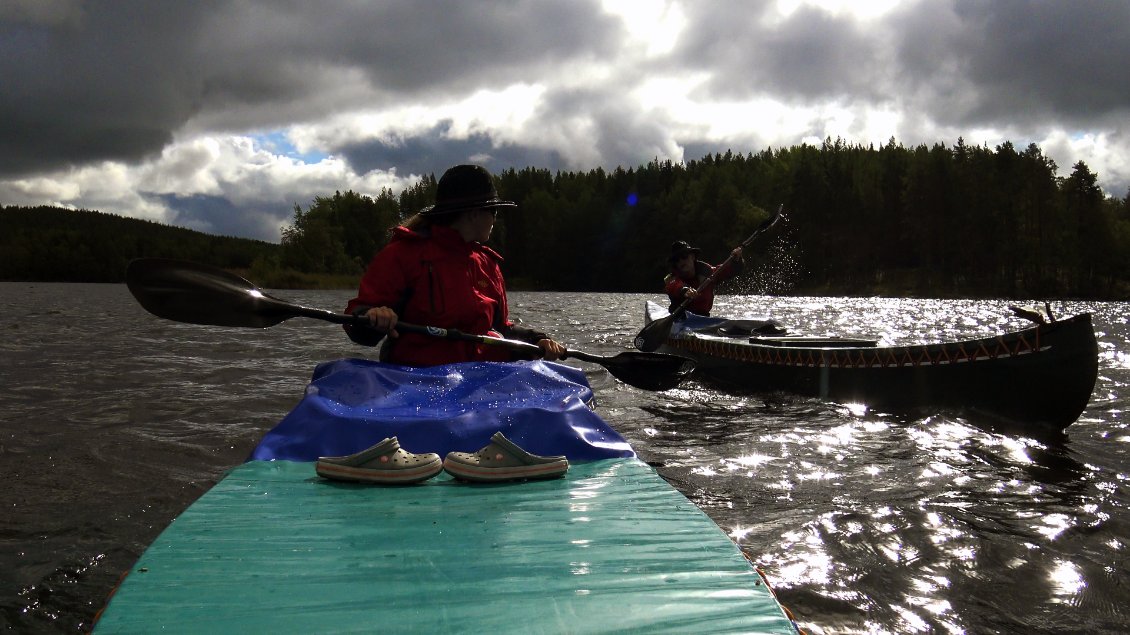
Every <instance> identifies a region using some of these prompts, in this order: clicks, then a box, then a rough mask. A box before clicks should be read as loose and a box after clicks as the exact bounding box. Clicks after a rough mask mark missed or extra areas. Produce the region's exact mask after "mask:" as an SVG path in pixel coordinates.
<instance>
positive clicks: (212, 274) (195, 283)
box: [126, 258, 304, 328]
mask: <svg viewBox="0 0 1130 635" xmlns="http://www.w3.org/2000/svg"><path fill="white" fill-rule="evenodd" d="M126 285H127V286H128V287H129V290H130V293H132V294H133V297H134V298H136V299H137V301H138V303H140V304H141V306H142V307H144V308H145V310H146V311H149V312H150V313H152V314H153V315H156V316H157V317H162V318H165V319H167V320H174V321H177V322H187V323H189V324H210V325H214V326H242V327H251V328H266V327H268V326H274V325H275V324H278V323H279V322H282V321H283V320H287V319H290V318H292V317H296V316H298V315H303V314H304V313H303V311H302V309H303V308H302V307H297V306H295V305H292V304H289V303H287V302H284V301H283V300H279V299H278V298H273V297H271V296H269V295H267V294H266V293H263V292H262V291H260V290H259V289H258V288H257V287H256V286H255V285H254V284H252V283H250V282H248V281H247V280H244V279H243V278H240V277H239V276H237V275H235V274H232V273H229V272H227V271H224V270H223V269H218V268H216V267H210V266H208V265H202V264H199V263H194V262H189V261H183V260H170V259H166V258H141V259H138V260H134V261H132V262H130V263H129V266H128V268H127V269H126Z"/></svg>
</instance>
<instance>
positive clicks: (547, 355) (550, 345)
mask: <svg viewBox="0 0 1130 635" xmlns="http://www.w3.org/2000/svg"><path fill="white" fill-rule="evenodd" d="M538 348H540V349H541V352H542V359H544V360H545V361H547V362H552V361H556V360H559V359H561V358H562V357H564V355H565V347H564V346H562V345H560V344H558V343H557V342H555V341H554V340H538Z"/></svg>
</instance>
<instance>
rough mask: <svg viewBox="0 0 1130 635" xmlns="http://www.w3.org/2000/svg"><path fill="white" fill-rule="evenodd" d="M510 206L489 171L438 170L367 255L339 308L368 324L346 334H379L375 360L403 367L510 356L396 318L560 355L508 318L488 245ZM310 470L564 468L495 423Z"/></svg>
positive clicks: (326, 474) (408, 477)
mask: <svg viewBox="0 0 1130 635" xmlns="http://www.w3.org/2000/svg"><path fill="white" fill-rule="evenodd" d="M515 207H517V206H516V205H515V204H514V203H513V202H511V201H506V200H503V199H501V198H499V196H498V192H497V191H496V190H495V187H494V182H493V180H492V179H491V175H490V172H488V171H487V170H486V169H485V168H483V167H481V166H477V165H457V166H455V167H453V168H451V169H449V170H448V171H447V172H444V174H443V176H442V177H441V178H440V180H439V183H438V184H437V188H436V202H435V204H434V205H432V206H430V207H428V208H425V209H424V210H422V211H421V212H420V213H418V214H416V215H415V216H413V217H411V218H410V219H408V220H407V221H405V223H404V224H403V225H400V226H398V227H394V228H393V229H392V230H391V239H390V240H389V243H388V245H386V246H385V247H384V248H383V249H381V250H380V251H379V252H378V253H377V254H376V255H375V256H374V257H373V260H372V262H370V263H369V267H368V269H367V270H366V271H365V274H364V276H363V277H362V278H361V283H360V285H359V288H358V291H357V297H356V298H354V299H352V300H350V301H349V304H348V305H347V306H346V308H345V312H346V313H347V314H350V315H354V316H357V317H360V316H365V317H367V318H368V320H369V324H368V325H367V326H364V325H362V326H357V325H347V326H346V327H345V330H346V332H347V333H348V334H349V337H350V339H352V340H353V341H354V342H357V343H358V344H362V345H365V346H376V345H377V344H380V343H381V342H382V341H383V342H384V344H383V346H382V347H381V353H380V357H381V360H382V361H387V362H391V363H395V364H402V365H406V366H438V365H441V364H450V363H455V362H473V361H511V354H510V352H509V350H508V349H503V348H501V347H490V346H484V345H482V344H479V343H477V342H466V341H461V340H449V339H442V338H437V337H430V336H428V335H423V334H419V333H407V332H406V333H403V334H400V333H397V331H396V323H397V320H399V319H400V318H401V317H403V318H404V321H405V322H408V323H417V324H427V325H430V326H437V327H440V328H447V329H458V330H460V331H463V332H465V333H471V334H475V335H492V336H495V337H498V336H502V337H506V338H511V339H518V340H523V341H526V342H529V343H532V344H536V345H537V346H538V348H540V349H541V350H542V358H543V359H545V360H550V361H552V360H556V359H560V358H561V357H562V356H563V355H564V354H565V352H566V350H565V347H563V346H562V345H561V344H559V343H558V342H556V341H555V340H553V339H552V338H551V337H549V335H547V334H545V333H543V332H541V331H538V330H536V329H533V328H528V327H522V326H518V325H516V324H514V323H513V322H512V321H510V317H509V311H508V308H507V303H506V283H505V281H504V280H503V278H502V270H501V269H500V268H499V263H500V262H501V261H502V257H501V256H499V255H498V253H496V252H495V251H494V250H493V249H491V248H490V247H487V246H486V244H485V243H486V241H487V240H488V239H490V234H491V231H492V230H493V229H494V221H495V218H496V215H497V214H498V212H499V210H503V209H513V208H515ZM314 469H315V472H316V473H317V474H318V475H319V476H321V477H323V478H328V479H332V480H339V481H357V482H364V483H377V484H384V485H407V484H412V483H419V482H421V481H425V480H427V479H430V478H432V477H433V476H435V475H436V474H439V473H440V472H441V471H447V472H448V473H449V474H451V475H452V476H453V477H455V478H456V479H459V480H464V481H479V482H495V481H510V480H523V479H532V478H554V477H558V476H561V475H563V474H564V473H565V472H566V471H568V469H569V461H568V459H567V458H566V457H565V456H537V455H534V454H530V453H529V452H526V451H525V450H524V449H522V448H521V447H520V446H518V445H517V444H516V443H514V442H512V441H511V440H510V439H507V438H506V437H505V436H504V435H503V434H502V431H498V432H496V433H494V435H493V436H492V437H491V438H490V442H489V443H488V444H487V445H486V447H483V448H482V449H480V450H479V451H477V452H449V453H448V454H447V456H446V457H444V458H442V459H441V458H440V456H439V455H438V454H436V453H434V452H423V453H419V454H416V453H412V452H409V451H407V450H405V449H404V448H402V447H400V442H399V441H398V440H397V438H396V437H389V438H386V439H384V440H383V441H381V442H380V443H377V444H376V445H374V446H372V447H369V448H367V449H365V450H362V451H360V452H358V453H356V454H351V455H348V456H323V457H319V458H318V461H317V462H316V463H315V464H314Z"/></svg>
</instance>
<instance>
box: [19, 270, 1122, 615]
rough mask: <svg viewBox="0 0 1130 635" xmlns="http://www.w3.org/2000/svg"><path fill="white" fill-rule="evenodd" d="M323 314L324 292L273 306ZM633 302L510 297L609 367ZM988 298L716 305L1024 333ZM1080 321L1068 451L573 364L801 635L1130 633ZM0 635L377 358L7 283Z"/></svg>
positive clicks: (1111, 468)
mask: <svg viewBox="0 0 1130 635" xmlns="http://www.w3.org/2000/svg"><path fill="white" fill-rule="evenodd" d="M278 295H280V296H282V297H284V298H287V299H291V300H294V301H297V302H301V303H304V304H308V305H311V306H317V307H322V308H329V309H333V310H338V309H340V308H341V307H343V306H344V304H345V302H346V300H348V299H349V297H351V296H352V294H351V293H350V292H348V291H340V292H326V291H318V292H279V293H278ZM649 298H651V299H658V297H657V296H647V295H639V294H634V295H633V294H584V295H582V294H564V293H514V294H512V295H511V304H512V313H513V317H519V318H522V319H523V320H524V321H526V322H528V323H531V324H534V325H537V326H540V327H543V328H545V329H546V330H549V331H550V332H552V333H554V334H556V335H557V336H558V339H560V340H561V341H562V342H564V343H565V344H566V345H567V346H570V347H571V348H575V349H579V350H585V351H588V352H593V353H599V354H611V353H616V352H619V351H622V350H626V348H627V347H628V346H630V345H631V341H632V338H633V336H634V335H635V334H636V332H637V331H638V330H639V329H640V327H641V326H642V324H641V320H642V314H643V303H644V300H646V299H649ZM1007 304H1008V303H1007V302H1004V301H971V300H959V301H948V300H947V301H940V300H893V299H882V298H867V299H850V298H775V297H765V296H730V297H724V298H719V300H718V302H717V307H716V310H715V314H719V315H722V314H724V315H730V316H734V317H742V316H753V315H772V316H773V317H775V318H776V319H778V320H779V321H781V322H783V323H785V324H786V325H789V326H791V327H794V328H797V329H800V330H804V331H807V332H813V333H838V334H850V335H861V336H864V335H873V336H878V337H881V338H883V339H884V340H885V341H886V342H889V343H912V342H932V341H940V340H944V339H954V338H966V337H973V336H981V335H985V334H988V333H992V332H995V331H998V330H1002V329H1005V328H1012V327H1017V326H1020V325H1021V323H1020V322H1019V321H1018V320H1017V319H1015V318H1011V317H1009V312H1008V311H1007V308H1006V306H1007ZM1052 308H1053V310H1055V311H1056V312H1057V313H1058V314H1064V315H1065V314H1067V313H1074V312H1081V311H1092V312H1093V313H1094V314H1095V328H1096V332H1097V334H1098V336H1099V340H1100V360H1099V379H1098V384H1097V386H1096V388H1095V392H1094V394H1093V396H1092V400H1091V404H1090V406H1089V407H1088V409H1087V411H1086V412H1085V413H1084V414H1083V417H1082V418H1081V419H1080V420H1079V421H1078V422H1076V423H1075V424H1074V425H1072V426H1071V427H1070V428H1068V430H1067V432H1066V433H1065V434H1063V435H1053V436H1050V437H1049V436H1047V435H1024V434H1017V433H1007V434H1006V433H1002V432H998V431H994V429H993V428H992V426H989V425H986V423H985V422H981V421H977V420H976V419H972V418H969V417H968V416H962V415H960V414H946V413H936V412H928V413H922V414H921V416H906V415H901V416H890V415H885V414H882V413H875V412H868V411H867V410H866V409H864V408H861V407H859V406H855V405H852V404H835V403H828V402H824V401H820V400H816V399H808V398H799V397H794V396H788V395H781V394H775V395H732V394H726V393H721V392H718V391H716V390H713V389H711V388H709V387H706V386H703V385H699V384H697V383H696V382H693V381H692V382H688V383H686V384H684V386H683V387H681V388H679V389H677V390H672V391H667V392H664V393H650V392H645V391H641V390H637V389H634V388H631V387H628V386H626V385H624V384H622V383H620V382H618V381H616V380H614V379H612V378H611V377H610V376H609V375H608V374H607V373H605V372H604V371H603V369H601V368H600V367H598V366H592V365H584V367H585V369H586V371H588V374H589V380H590V382H591V383H592V385H593V389H594V391H595V393H596V397H597V407H598V411H599V412H600V413H601V414H602V415H603V416H604V417H605V419H607V420H608V421H609V422H610V423H611V424H612V425H613V426H614V427H615V428H617V429H618V430H619V431H620V432H621V433H622V434H623V435H624V436H625V437H627V438H628V440H629V441H631V443H632V445H633V446H634V447H635V448H636V450H637V452H638V453H639V454H640V456H641V458H643V459H644V460H646V461H648V462H650V463H651V464H653V465H655V466H656V467H657V468H658V469H659V471H660V473H661V474H662V475H663V476H664V477H665V478H666V479H668V480H669V481H670V482H671V483H672V484H673V485H674V486H675V487H677V488H678V489H679V490H680V491H682V492H683V493H684V494H685V495H687V496H688V497H689V498H690V499H691V500H692V501H694V502H695V504H697V505H698V506H699V507H701V508H702V509H703V510H704V511H705V512H706V513H707V514H709V515H710V517H711V518H713V519H714V521H715V522H717V523H718V525H720V526H721V527H722V528H723V529H724V530H725V531H726V532H727V533H729V534H730V536H731V537H732V538H733V539H734V540H735V541H736V542H737V543H738V544H740V545H741V547H742V549H744V550H745V551H746V552H747V553H748V554H749V555H750V556H751V557H752V559H753V560H755V561H756V562H758V563H760V564H761V565H762V566H763V568H764V569H765V571H766V573H767V574H768V576H769V578H770V580H771V581H772V582H773V584H774V586H775V588H776V590H777V592H778V596H779V598H780V600H781V602H782V603H783V604H785V605H786V606H787V607H789V608H790V609H791V610H792V611H793V613H794V614H795V615H796V617H797V620H798V622H799V623H800V624H801V626H802V627H803V628H805V629H807V630H808V631H809V632H810V633H913V632H945V633H959V632H968V633H990V632H995V633H1063V632H1089V633H1099V632H1126V631H1128V630H1130V608H1127V607H1130V588H1128V584H1130V564H1128V562H1127V549H1128V547H1130V511H1128V503H1130V495H1128V491H1127V475H1128V473H1130V470H1128V469H1127V467H1126V464H1127V461H1126V454H1127V449H1128V447H1130V431H1128V430H1127V421H1126V415H1125V412H1126V410H1127V407H1128V406H1130V387H1128V384H1130V326H1128V324H1127V316H1128V313H1130V311H1128V309H1130V305H1128V304H1126V303H1069V305H1068V306H1066V307H1064V306H1061V305H1060V304H1059V303H1057V304H1055V305H1053V307H1052ZM0 329H2V332H3V338H0V476H2V477H3V485H2V487H0V506H2V510H3V511H2V513H0V627H2V628H3V629H5V630H15V631H19V632H75V631H83V630H87V629H89V627H90V625H91V623H92V619H93V616H94V614H95V612H96V611H97V610H98V609H99V608H100V607H101V606H102V605H103V604H104V603H105V600H106V597H107V595H108V594H109V593H110V591H111V590H112V589H113V587H114V585H115V584H116V583H117V581H118V579H119V577H120V576H121V574H122V573H123V572H124V571H125V570H127V569H128V568H129V567H130V566H131V565H132V564H133V562H134V561H135V560H136V558H137V557H138V556H139V555H140V553H141V551H142V550H143V549H144V548H145V547H146V545H148V544H149V543H150V542H151V541H152V540H153V539H154V538H155V537H156V535H157V534H158V533H159V532H160V531H161V530H162V529H163V528H164V527H165V526H166V525H167V524H168V523H169V522H170V521H171V520H172V519H173V518H174V517H175V516H176V515H177V514H178V513H179V512H180V511H181V510H183V509H184V508H185V507H186V506H187V505H189V504H190V503H191V502H192V501H193V500H195V499H196V498H197V497H198V496H199V495H200V494H202V493H203V492H204V491H205V490H207V489H208V488H209V487H210V486H211V485H212V484H213V483H214V482H215V481H216V480H218V479H219V478H220V477H222V475H223V473H224V471H225V470H227V469H229V468H231V467H233V466H235V465H237V464H239V463H241V462H242V461H243V460H244V459H245V458H246V456H247V454H248V452H250V450H251V449H252V448H253V447H254V445H255V444H256V442H257V441H258V439H259V437H260V436H261V435H262V434H263V433H264V432H265V431H266V430H268V429H269V428H270V427H272V426H273V425H274V424H275V423H276V422H277V421H278V420H279V419H281V418H282V417H283V415H285V414H286V413H287V412H288V411H289V410H290V409H291V408H292V407H293V406H294V405H295V404H296V403H297V402H298V400H299V399H300V398H301V396H302V393H303V388H304V386H305V384H306V382H307V380H308V379H309V377H310V373H311V372H312V370H313V368H314V366H315V365H316V364H317V363H319V362H321V361H325V360H328V359H335V358H340V357H357V356H366V355H369V354H371V352H372V351H371V349H366V348H363V347H357V346H355V345H353V344H352V343H351V342H349V340H348V339H347V338H346V337H345V336H344V334H342V332H341V331H340V329H339V328H338V327H335V326H333V325H329V324H325V323H321V322H314V321H309V320H291V321H289V322H285V323H283V324H281V325H279V326H276V327H273V328H271V329H263V330H245V329H230V328H219V327H204V326H192V325H186V324H178V323H174V322H168V321H163V320H160V319H158V318H155V317H152V316H150V315H149V314H147V313H145V312H144V311H143V310H142V309H141V308H140V307H139V306H138V305H137V304H136V303H135V302H134V301H133V299H132V298H131V297H130V295H129V293H128V292H127V290H126V288H125V286H124V285H70V284H31V283H0Z"/></svg>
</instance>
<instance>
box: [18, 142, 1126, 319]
mask: <svg viewBox="0 0 1130 635" xmlns="http://www.w3.org/2000/svg"><path fill="white" fill-rule="evenodd" d="M496 180H497V184H498V188H499V192H500V194H501V195H502V196H503V197H504V198H508V199H511V200H514V201H516V202H517V203H518V205H519V207H518V209H517V210H514V211H505V212H503V213H502V214H500V215H499V219H498V222H497V224H496V228H495V232H494V235H493V236H492V239H491V243H492V245H493V246H494V247H496V248H497V249H498V250H499V251H500V252H501V253H502V254H503V255H504V256H505V259H506V260H505V262H504V264H503V269H504V271H505V273H506V276H507V280H508V282H509V284H510V286H511V288H519V289H531V290H555V291H620V292H646V293H657V292H659V290H660V288H661V283H662V278H663V276H664V275H665V274H666V273H667V271H668V269H667V267H668V265H667V256H668V255H669V253H670V245H671V243H672V242H673V241H675V240H680V239H681V240H686V241H688V242H689V243H691V244H692V245H694V246H697V247H700V248H701V249H702V253H701V257H702V258H703V259H704V260H707V261H709V262H714V263H718V262H719V261H721V260H723V259H724V258H725V257H726V255H727V254H728V253H729V251H730V250H731V249H732V248H733V247H734V246H735V245H737V244H738V243H740V242H741V241H742V240H743V239H744V238H745V237H746V236H748V235H749V234H750V233H751V232H752V231H753V230H754V229H755V228H756V227H757V226H758V224H759V223H761V222H762V221H763V220H764V219H766V218H767V217H768V216H769V214H770V213H771V212H772V211H774V210H776V209H777V208H778V206H783V209H784V212H785V215H786V220H785V221H784V222H782V223H779V224H778V225H776V226H775V227H774V228H773V230H772V231H771V232H768V233H767V234H765V235H763V236H762V237H760V238H759V239H758V240H757V241H755V242H754V243H753V245H751V246H750V248H748V249H747V250H746V262H747V271H748V272H749V273H747V274H746V275H744V276H742V277H741V278H740V279H738V280H737V281H734V282H732V283H729V284H730V289H729V290H731V291H737V292H750V293H805V294H827V295H869V294H881V295H909V296H923V297H952V296H979V297H1036V298H1050V297H1094V298H1107V299H1125V298H1127V297H1130V273H1128V272H1130V193H1127V195H1126V197H1124V198H1117V197H1113V196H1105V195H1104V194H1103V192H1102V190H1101V189H1100V188H1099V187H1098V185H1097V180H1098V179H1097V176H1096V175H1095V174H1094V173H1092V172H1091V171H1090V169H1089V168H1088V167H1087V166H1086V164H1084V163H1083V162H1078V163H1076V164H1075V165H1074V166H1073V167H1072V169H1071V172H1070V173H1069V174H1068V175H1066V176H1061V175H1059V174H1058V166H1056V164H1055V162H1053V161H1052V160H1051V159H1050V158H1048V157H1046V156H1045V155H1044V154H1043V152H1042V151H1041V150H1040V148H1039V147H1038V146H1036V145H1035V144H1032V145H1029V146H1028V147H1027V148H1026V149H1024V150H1023V151H1017V150H1016V149H1015V148H1014V147H1013V146H1012V144H1010V143H1004V144H1002V145H1000V146H997V147H996V148H992V149H990V148H988V147H984V146H969V145H966V144H965V143H964V141H962V140H960V139H959V140H958V142H957V144H955V145H953V146H946V145H944V144H935V145H933V146H925V145H920V146H915V147H909V148H908V147H904V146H902V145H901V144H897V143H895V141H894V140H893V139H892V140H891V141H890V142H888V143H887V144H886V145H882V146H880V147H878V148H876V147H873V146H867V147H865V146H861V145H851V144H847V143H845V142H843V141H840V140H831V139H829V140H826V141H825V142H824V143H822V144H821V145H820V146H814V145H808V144H804V145H800V146H793V147H790V148H780V149H766V150H764V151H762V152H759V153H757V154H753V153H749V154H745V155H743V154H738V153H733V152H726V153H725V154H714V155H708V156H706V157H703V158H702V159H700V160H695V161H690V162H687V163H685V164H683V163H678V164H676V163H673V162H671V161H659V160H655V161H652V162H649V163H648V164H647V165H644V166H639V167H636V168H628V169H624V168H616V169H615V170H613V171H610V172H609V171H605V170H604V169H601V168H597V169H594V170H590V171H588V172H556V173H554V172H551V171H549V170H546V169H539V168H532V167H528V168H524V169H508V170H505V171H502V172H500V173H498V174H496ZM435 188H436V176H435V175H434V174H432V175H428V176H426V177H424V178H422V179H421V180H420V181H419V182H417V183H416V184H414V185H413V186H411V187H409V188H408V189H406V190H405V191H403V192H400V193H399V194H397V193H394V192H392V191H391V190H387V189H386V190H383V191H381V192H379V193H378V194H377V195H376V196H368V195H364V194H359V193H356V192H352V191H348V192H336V193H334V194H333V195H327V196H318V197H316V198H315V199H314V201H313V202H312V203H311V204H310V205H309V207H307V208H305V209H303V208H302V207H300V206H297V205H296V206H295V208H294V217H293V222H292V223H291V224H290V225H289V226H288V227H286V228H285V229H284V230H283V231H282V235H281V237H280V239H281V244H280V245H273V244H270V243H264V242H261V241H246V240H243V239H235V238H219V237H209V236H206V235H204V234H199V232H190V230H182V229H177V228H171V227H166V226H162V225H158V224H156V223H149V222H147V221H134V220H132V219H121V218H119V217H114V216H110V215H105V214H101V215H95V213H87V217H86V218H88V219H89V222H87V221H84V222H83V223H81V224H79V223H76V222H75V221H74V220H73V219H71V220H68V219H65V218H61V217H58V214H61V213H63V212H65V211H66V210H55V211H53V212H52V211H51V208H38V209H34V210H29V209H25V208H7V209H5V210H3V213H2V214H0V232H3V233H2V234H0V236H3V237H2V238H0V248H2V249H4V250H5V253H6V257H5V258H4V259H3V264H2V265H0V267H2V269H0V279H7V280H16V279H36V280H63V279H69V280H92V281H93V280H100V281H116V280H115V279H114V272H115V271H117V272H119V273H118V274H117V279H120V277H121V274H120V272H121V271H124V266H125V263H126V262H128V260H129V259H130V258H132V257H136V256H141V255H148V256H163V257H180V258H186V259H190V260H199V261H202V262H208V263H210V264H216V265H219V266H223V267H226V268H230V269H236V270H240V271H249V272H250V273H249V275H250V277H251V278H252V279H253V280H255V281H256V282H258V283H259V284H261V285H262V286H265V287H288V286H289V287H299V286H317V285H319V284H322V285H324V284H326V281H327V280H329V281H332V282H331V283H332V284H334V285H340V286H350V285H351V284H355V282H356V279H357V277H359V276H360V274H361V273H362V271H363V270H364V267H365V266H366V265H367V264H368V262H369V260H370V259H371V258H372V255H373V254H374V253H375V252H376V251H377V250H378V249H380V248H381V247H382V246H383V245H384V244H385V243H386V242H387V239H388V229H389V228H390V227H392V226H394V225H396V224H398V223H400V222H402V221H403V220H404V219H406V218H407V217H408V216H410V215H411V214H413V213H415V212H416V211H418V210H420V209H422V208H424V207H426V206H427V205H430V204H431V203H432V202H433V200H434V195H435ZM12 210H22V212H21V213H22V214H23V215H22V216H21V219H22V220H21V221H20V222H18V223H12V222H11V221H10V218H11V217H10V214H11V212H12ZM27 214H33V215H34V216H35V217H36V220H34V221H30V220H29V218H28V217H27ZM96 216H97V217H96ZM103 217H104V218H103ZM109 219H116V220H109ZM94 221H98V222H94ZM122 223H126V224H127V225H128V227H129V228H130V229H128V230H127V229H126V226H127V225H122ZM129 223H137V224H139V225H129ZM119 225H121V226H119ZM13 227H14V228H15V231H16V234H15V235H13V233H12V228H13ZM190 235H191V238H190V237H189V236H190ZM13 250H14V251H13ZM13 254H14V255H13ZM45 262H50V267H51V268H52V271H51V275H50V276H49V277H44V276H43V275H42V272H41V271H40V272H39V273H35V271H36V267H41V266H43V263H45Z"/></svg>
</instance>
